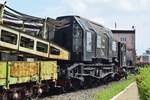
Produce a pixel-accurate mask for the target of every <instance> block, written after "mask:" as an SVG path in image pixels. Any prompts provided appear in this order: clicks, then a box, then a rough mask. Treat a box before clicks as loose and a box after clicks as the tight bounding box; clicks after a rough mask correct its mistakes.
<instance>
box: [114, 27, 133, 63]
mask: <svg viewBox="0 0 150 100" xmlns="http://www.w3.org/2000/svg"><path fill="white" fill-rule="evenodd" d="M112 33H113V35H114V38H115V40H116V41H119V42H122V43H126V49H127V65H130V66H132V65H134V64H135V60H136V51H135V29H134V28H133V29H131V30H119V29H114V30H112Z"/></svg>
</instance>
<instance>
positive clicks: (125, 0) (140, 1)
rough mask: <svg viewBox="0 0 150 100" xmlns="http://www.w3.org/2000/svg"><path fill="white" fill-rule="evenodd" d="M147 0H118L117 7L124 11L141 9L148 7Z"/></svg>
mask: <svg viewBox="0 0 150 100" xmlns="http://www.w3.org/2000/svg"><path fill="white" fill-rule="evenodd" d="M149 3H150V1H149V0H118V9H119V8H120V9H122V10H124V11H141V10H147V9H149V8H150V6H149Z"/></svg>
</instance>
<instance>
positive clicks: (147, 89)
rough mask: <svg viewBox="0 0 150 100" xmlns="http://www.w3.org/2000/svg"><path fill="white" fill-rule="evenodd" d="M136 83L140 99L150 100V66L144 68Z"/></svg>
mask: <svg viewBox="0 0 150 100" xmlns="http://www.w3.org/2000/svg"><path fill="white" fill-rule="evenodd" d="M136 82H137V85H138V88H139V93H140V99H141V100H150V65H146V66H145V67H144V68H142V69H141V70H140V72H139V74H138V75H137V76H136Z"/></svg>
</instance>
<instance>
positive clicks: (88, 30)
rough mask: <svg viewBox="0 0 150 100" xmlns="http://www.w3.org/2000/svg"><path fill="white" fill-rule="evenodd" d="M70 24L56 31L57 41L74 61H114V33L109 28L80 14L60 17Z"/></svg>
mask: <svg viewBox="0 0 150 100" xmlns="http://www.w3.org/2000/svg"><path fill="white" fill-rule="evenodd" d="M57 20H67V21H68V26H67V27H65V28H62V29H59V30H56V32H55V39H54V40H55V42H56V43H58V44H59V45H60V46H62V47H65V48H66V49H67V50H69V51H70V53H71V60H73V61H84V62H87V61H90V62H91V61H93V60H94V61H95V60H104V61H107V62H111V61H112V41H113V37H112V33H111V31H110V30H109V29H107V28H105V27H104V26H102V25H100V24H97V23H95V22H92V21H89V20H87V19H85V18H82V17H79V16H65V17H58V18H57Z"/></svg>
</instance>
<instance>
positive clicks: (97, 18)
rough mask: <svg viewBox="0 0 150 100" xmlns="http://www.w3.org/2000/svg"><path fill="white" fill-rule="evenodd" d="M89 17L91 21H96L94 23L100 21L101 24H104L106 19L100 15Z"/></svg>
mask: <svg viewBox="0 0 150 100" xmlns="http://www.w3.org/2000/svg"><path fill="white" fill-rule="evenodd" d="M89 19H92V21H94V22H96V23H100V24H102V25H105V24H106V21H105V19H104V18H102V17H92V18H89Z"/></svg>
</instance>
